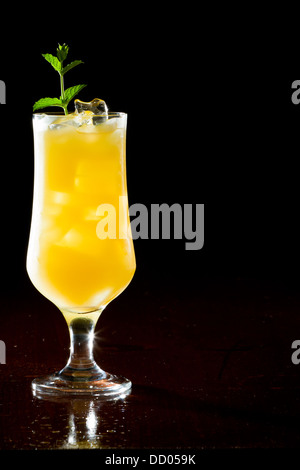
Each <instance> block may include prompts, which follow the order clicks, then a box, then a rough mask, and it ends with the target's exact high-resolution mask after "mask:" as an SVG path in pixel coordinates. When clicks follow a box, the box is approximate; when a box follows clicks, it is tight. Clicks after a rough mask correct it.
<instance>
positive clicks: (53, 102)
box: [33, 98, 62, 111]
mask: <svg viewBox="0 0 300 470" xmlns="http://www.w3.org/2000/svg"><path fill="white" fill-rule="evenodd" d="M48 106H62V102H61V100H60V99H58V98H41V99H40V100H38V101H36V102H35V103H34V105H33V111H36V110H37V109H42V108H47V107H48Z"/></svg>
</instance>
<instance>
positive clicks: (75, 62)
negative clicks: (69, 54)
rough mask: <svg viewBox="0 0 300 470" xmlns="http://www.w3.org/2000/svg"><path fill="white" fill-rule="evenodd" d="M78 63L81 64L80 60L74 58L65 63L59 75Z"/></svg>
mask: <svg viewBox="0 0 300 470" xmlns="http://www.w3.org/2000/svg"><path fill="white" fill-rule="evenodd" d="M79 64H83V62H82V60H74V61H73V62H71V63H70V64H68V65H66V66H65V67H64V68H63V69H62V70H61V72H60V73H61V75H64V74H65V73H66V72H68V71H69V70H71V69H73V68H74V67H76V65H79Z"/></svg>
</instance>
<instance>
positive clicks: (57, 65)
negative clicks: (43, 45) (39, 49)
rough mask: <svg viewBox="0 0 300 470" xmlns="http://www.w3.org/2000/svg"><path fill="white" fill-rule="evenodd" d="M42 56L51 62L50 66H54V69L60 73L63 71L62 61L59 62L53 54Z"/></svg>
mask: <svg viewBox="0 0 300 470" xmlns="http://www.w3.org/2000/svg"><path fill="white" fill-rule="evenodd" d="M42 56H43V57H44V58H45V59H46V60H47V61H48V62H49V64H51V65H52V67H53V68H54V69H55V70H56V71H57V72H58V73H60V71H61V68H62V67H61V63H60V61H59V60H58V58H57V57H55V56H54V55H52V54H42Z"/></svg>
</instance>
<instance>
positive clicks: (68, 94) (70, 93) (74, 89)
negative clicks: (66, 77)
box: [64, 85, 86, 104]
mask: <svg viewBox="0 0 300 470" xmlns="http://www.w3.org/2000/svg"><path fill="white" fill-rule="evenodd" d="M84 87H86V85H75V86H71V87H70V88H67V89H66V90H65V98H64V103H66V104H69V102H70V101H71V100H72V99H73V98H74V97H75V96H76V95H77V94H78V93H79V92H80V91H81V90H83V88H84Z"/></svg>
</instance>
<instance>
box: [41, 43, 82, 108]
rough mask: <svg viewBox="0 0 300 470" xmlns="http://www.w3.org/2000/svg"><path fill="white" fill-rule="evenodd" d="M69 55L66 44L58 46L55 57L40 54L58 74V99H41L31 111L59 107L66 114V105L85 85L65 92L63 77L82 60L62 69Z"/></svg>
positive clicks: (74, 61)
mask: <svg viewBox="0 0 300 470" xmlns="http://www.w3.org/2000/svg"><path fill="white" fill-rule="evenodd" d="M68 53H69V46H67V44H63V45H60V44H58V48H57V49H56V54H57V57H55V56H54V55H52V54H42V56H43V57H44V58H45V59H46V60H47V62H49V64H51V65H52V67H53V68H54V70H56V71H57V72H58V73H59V80H60V92H61V94H60V98H42V99H40V100H39V101H37V102H36V103H34V105H33V111H36V110H37V109H40V108H46V107H48V106H61V107H62V108H63V110H64V112H65V114H68V104H69V102H70V101H71V100H72V99H73V98H74V96H76V95H77V93H79V92H80V91H81V90H82V89H83V88H84V87H85V86H86V85H76V86H73V87H70V88H67V90H65V85H64V75H65V74H66V73H67V72H68V71H69V70H71V69H73V68H74V67H76V66H77V65H79V64H82V63H83V62H82V60H73V62H70V64H68V65H66V66H65V67H63V62H64V60H65V59H66V58H67V55H68Z"/></svg>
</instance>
